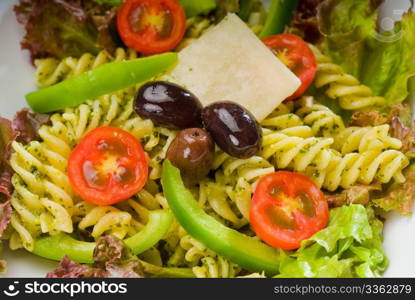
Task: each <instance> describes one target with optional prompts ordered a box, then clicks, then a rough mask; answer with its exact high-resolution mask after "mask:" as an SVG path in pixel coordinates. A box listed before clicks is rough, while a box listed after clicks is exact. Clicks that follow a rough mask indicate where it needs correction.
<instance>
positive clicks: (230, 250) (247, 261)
mask: <svg viewBox="0 0 415 300" xmlns="http://www.w3.org/2000/svg"><path fill="white" fill-rule="evenodd" d="M162 185H163V191H164V196H165V197H166V198H167V201H168V203H169V206H170V209H171V210H172V211H173V213H174V215H175V217H176V219H177V220H178V221H179V223H180V225H182V226H183V228H184V229H185V230H186V231H187V232H188V233H189V234H190V235H191V236H193V237H194V238H196V239H197V240H199V241H200V242H202V243H203V244H204V245H205V246H206V247H207V248H209V249H211V250H213V251H215V252H216V253H217V254H219V255H221V256H223V257H225V258H227V259H229V260H230V261H232V262H234V263H236V264H238V265H239V266H241V267H242V268H244V269H247V270H249V271H253V272H262V271H264V272H265V273H266V274H267V275H275V274H277V273H278V272H279V261H280V251H279V250H276V249H274V248H271V247H270V246H268V245H266V244H264V243H262V242H260V241H258V240H256V239H254V238H252V237H249V236H247V235H245V234H242V233H240V232H238V231H236V230H233V229H231V228H229V227H226V226H225V225H223V224H221V223H219V222H218V221H216V220H215V219H214V218H213V217H211V216H209V215H208V214H206V213H205V212H204V211H203V209H202V208H201V207H200V206H199V204H198V203H197V201H196V200H195V199H194V198H193V195H192V194H191V193H190V191H189V190H188V189H186V187H185V186H184V184H183V181H182V179H181V177H180V171H179V169H177V168H175V167H174V166H173V165H172V164H171V162H170V161H168V160H166V161H165V162H164V164H163V172H162Z"/></svg>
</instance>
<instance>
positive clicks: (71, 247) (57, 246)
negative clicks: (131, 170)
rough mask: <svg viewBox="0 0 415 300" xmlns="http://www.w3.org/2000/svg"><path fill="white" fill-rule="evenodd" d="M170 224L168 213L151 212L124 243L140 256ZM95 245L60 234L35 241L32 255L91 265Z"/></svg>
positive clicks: (171, 219)
mask: <svg viewBox="0 0 415 300" xmlns="http://www.w3.org/2000/svg"><path fill="white" fill-rule="evenodd" d="M172 222H173V214H172V213H171V212H170V211H168V210H153V211H151V212H150V213H149V220H148V223H147V224H146V226H145V227H144V228H143V229H142V230H141V231H140V232H138V233H136V234H135V235H134V236H132V237H130V238H128V239H126V240H124V242H125V244H126V245H127V247H129V248H130V249H131V252H132V253H133V254H140V253H142V252H144V251H146V250H148V249H150V248H151V247H153V246H154V245H155V244H156V243H157V242H158V241H160V239H162V238H163V237H164V235H165V234H166V232H167V230H168V229H169V227H170V225H171V223H172ZM95 245H96V243H93V242H83V241H78V240H76V239H74V238H72V237H71V236H69V235H67V234H64V233H60V234H57V235H51V236H47V237H42V238H39V239H37V240H36V241H35V246H34V249H33V253H34V254H36V255H38V256H41V257H44V258H48V259H52V260H56V261H60V260H61V259H62V257H64V256H65V255H67V256H68V257H69V258H70V259H72V260H74V261H76V262H79V263H93V262H94V260H93V253H94V248H95Z"/></svg>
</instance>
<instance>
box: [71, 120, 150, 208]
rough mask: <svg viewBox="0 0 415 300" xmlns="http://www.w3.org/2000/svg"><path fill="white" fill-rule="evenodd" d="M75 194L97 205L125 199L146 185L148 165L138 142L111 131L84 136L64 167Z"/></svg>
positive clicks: (114, 130) (101, 129)
mask: <svg viewBox="0 0 415 300" xmlns="http://www.w3.org/2000/svg"><path fill="white" fill-rule="evenodd" d="M68 174H69V180H70V182H71V184H72V187H73V189H74V190H75V192H76V193H77V194H78V195H79V196H80V197H81V198H82V199H84V200H86V201H88V202H92V203H94V204H97V205H109V204H113V203H117V202H120V201H123V200H125V199H128V198H129V197H131V196H133V195H134V194H136V193H137V192H138V191H140V190H141V189H142V188H143V186H144V185H145V183H146V181H147V175H148V163H147V158H146V155H145V153H144V150H143V148H142V147H141V144H140V142H139V141H138V140H137V139H136V138H135V137H134V136H133V135H131V134H130V133H128V132H127V131H124V130H122V129H119V128H114V127H99V128H96V129H94V130H92V131H91V132H90V133H88V134H87V135H86V136H85V137H84V138H83V139H82V140H81V141H80V142H79V144H78V145H77V146H76V147H75V149H74V150H73V152H72V154H71V156H70V158H69V163H68Z"/></svg>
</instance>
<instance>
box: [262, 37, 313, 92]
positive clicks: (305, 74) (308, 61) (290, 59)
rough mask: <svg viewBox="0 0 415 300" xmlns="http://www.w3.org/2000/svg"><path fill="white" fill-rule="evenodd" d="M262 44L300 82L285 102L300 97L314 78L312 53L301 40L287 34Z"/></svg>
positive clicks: (268, 39) (267, 39) (269, 39)
mask: <svg viewBox="0 0 415 300" xmlns="http://www.w3.org/2000/svg"><path fill="white" fill-rule="evenodd" d="M263 42H264V43H265V45H266V46H267V47H268V48H270V49H271V50H272V52H274V54H275V55H276V56H277V57H278V58H279V59H281V61H282V62H283V63H284V64H285V65H286V66H287V67H288V68H289V69H290V70H291V71H292V72H293V73H294V74H295V75H297V77H298V78H300V80H301V85H300V87H299V88H298V90H297V91H296V92H295V93H294V94H292V95H291V96H290V97H288V98H287V99H286V100H293V99H296V98H298V97H300V96H301V95H302V94H304V92H305V91H306V90H307V89H308V87H309V86H310V84H311V83H312V82H313V79H314V77H315V76H316V72H317V60H316V57H315V56H314V53H313V51H311V49H310V47H308V45H307V43H306V42H304V40H303V39H302V38H300V37H298V36H296V35H294V34H289V33H284V34H278V35H271V36H269V37H267V38H266V39H264V40H263Z"/></svg>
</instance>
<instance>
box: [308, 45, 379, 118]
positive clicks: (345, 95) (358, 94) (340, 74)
mask: <svg viewBox="0 0 415 300" xmlns="http://www.w3.org/2000/svg"><path fill="white" fill-rule="evenodd" d="M309 46H310V48H311V49H312V50H313V52H314V55H315V56H316V59H317V63H318V71H317V75H316V79H315V86H316V87H317V88H322V87H327V89H326V91H325V92H326V94H327V96H329V97H330V98H332V99H338V100H339V104H340V106H341V107H342V108H343V109H346V110H362V109H368V108H371V107H375V106H379V105H382V104H384V103H385V99H384V98H383V97H379V96H375V95H373V92H372V90H371V89H370V88H369V87H368V86H366V85H363V84H361V83H360V82H359V80H358V79H357V78H355V77H354V76H352V75H350V74H347V73H345V72H344V70H343V69H342V68H341V67H340V66H339V65H336V64H335V63H333V62H332V61H331V59H330V58H329V57H327V56H325V55H323V54H322V53H321V51H320V50H319V49H318V48H317V47H315V46H313V45H309Z"/></svg>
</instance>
